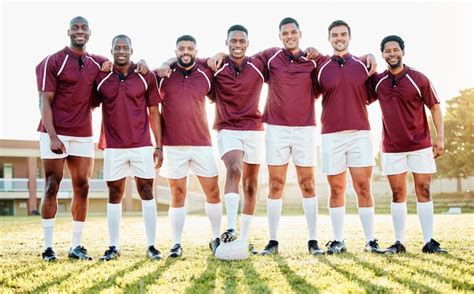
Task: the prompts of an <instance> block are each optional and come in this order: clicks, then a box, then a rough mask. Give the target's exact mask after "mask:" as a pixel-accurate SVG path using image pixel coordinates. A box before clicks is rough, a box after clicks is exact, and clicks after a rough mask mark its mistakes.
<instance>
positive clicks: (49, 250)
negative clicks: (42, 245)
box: [44, 247, 54, 255]
mask: <svg viewBox="0 0 474 294" xmlns="http://www.w3.org/2000/svg"><path fill="white" fill-rule="evenodd" d="M44 254H45V255H54V251H53V248H50V247H48V248H47V249H46V251H45V252H44Z"/></svg>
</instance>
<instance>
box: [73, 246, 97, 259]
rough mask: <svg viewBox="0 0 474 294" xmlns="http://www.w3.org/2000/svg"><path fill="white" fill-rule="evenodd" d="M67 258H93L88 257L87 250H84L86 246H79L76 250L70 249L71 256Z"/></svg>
mask: <svg viewBox="0 0 474 294" xmlns="http://www.w3.org/2000/svg"><path fill="white" fill-rule="evenodd" d="M67 256H68V257H69V258H71V259H78V260H92V257H90V256H89V255H87V249H86V248H84V246H77V247H76V248H71V249H69V254H68V255H67Z"/></svg>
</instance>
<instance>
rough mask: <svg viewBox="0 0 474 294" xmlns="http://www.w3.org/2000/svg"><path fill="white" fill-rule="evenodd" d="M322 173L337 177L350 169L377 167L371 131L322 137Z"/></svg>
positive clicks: (332, 134) (323, 135)
mask: <svg viewBox="0 0 474 294" xmlns="http://www.w3.org/2000/svg"><path fill="white" fill-rule="evenodd" d="M321 160H322V172H323V173H325V174H326V175H337V174H340V173H342V172H343V171H345V170H346V169H347V168H348V167H369V166H374V165H375V158H374V150H373V147H372V137H371V135H370V131H343V132H336V133H329V134H322V135H321Z"/></svg>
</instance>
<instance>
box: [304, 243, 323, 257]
mask: <svg viewBox="0 0 474 294" xmlns="http://www.w3.org/2000/svg"><path fill="white" fill-rule="evenodd" d="M308 251H309V254H311V255H322V254H324V251H323V250H321V248H319V245H318V241H316V240H309V241H308Z"/></svg>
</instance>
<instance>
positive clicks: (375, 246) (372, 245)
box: [364, 239, 385, 254]
mask: <svg viewBox="0 0 474 294" xmlns="http://www.w3.org/2000/svg"><path fill="white" fill-rule="evenodd" d="M364 251H365V252H370V253H378V254H383V253H385V251H384V250H381V249H380V246H379V241H378V240H377V239H374V240H372V241H369V242H367V244H365V248H364Z"/></svg>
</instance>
